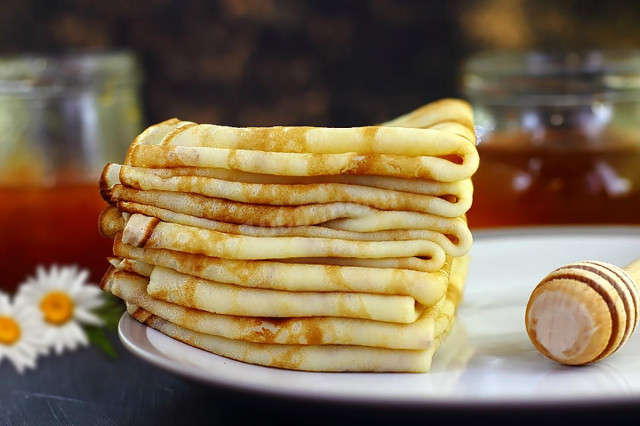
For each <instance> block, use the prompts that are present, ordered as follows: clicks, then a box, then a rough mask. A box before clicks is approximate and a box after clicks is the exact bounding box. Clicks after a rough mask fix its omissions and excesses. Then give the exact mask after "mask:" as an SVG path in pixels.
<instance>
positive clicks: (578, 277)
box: [525, 261, 640, 365]
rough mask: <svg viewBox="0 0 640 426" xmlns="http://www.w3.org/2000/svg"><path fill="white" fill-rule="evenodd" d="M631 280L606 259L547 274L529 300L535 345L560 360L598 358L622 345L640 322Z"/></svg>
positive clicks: (529, 323) (528, 326) (639, 305)
mask: <svg viewBox="0 0 640 426" xmlns="http://www.w3.org/2000/svg"><path fill="white" fill-rule="evenodd" d="M639 309H640V296H639V293H638V287H637V285H636V283H635V282H634V281H633V279H632V278H631V277H630V276H629V275H628V274H627V273H626V272H625V271H624V270H623V269H622V268H619V267H617V266H615V265H611V264H608V263H604V262H594V261H587V262H578V263H572V264H570V265H566V266H562V267H560V268H558V269H556V270H554V271H553V272H551V273H550V274H549V275H547V276H546V277H545V278H544V279H543V280H542V281H541V282H540V283H539V284H538V286H537V287H536V288H535V289H534V291H533V293H532V294H531V297H530V298H529V302H528V303H527V308H526V315H525V324H526V329H527V333H528V334H529V338H530V339H531V342H532V343H533V344H534V346H535V347H536V348H537V349H538V350H539V351H540V352H542V353H543V354H544V355H545V356H547V357H548V358H551V359H553V360H555V361H557V362H559V363H562V364H569V365H582V364H588V363H591V362H595V361H599V360H601V359H603V358H605V357H607V356H609V355H611V354H612V353H613V352H615V351H616V350H617V349H618V348H620V347H621V346H622V345H623V344H624V343H625V342H626V341H627V340H628V339H629V337H631V335H632V334H633V332H634V330H635V328H636V325H637V324H638V316H639V313H638V310H639Z"/></svg>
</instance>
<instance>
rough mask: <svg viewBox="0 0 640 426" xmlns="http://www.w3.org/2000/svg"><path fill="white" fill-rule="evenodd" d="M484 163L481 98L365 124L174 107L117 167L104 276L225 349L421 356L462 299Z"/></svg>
mask: <svg viewBox="0 0 640 426" xmlns="http://www.w3.org/2000/svg"><path fill="white" fill-rule="evenodd" d="M477 167H478V153H477V150H476V148H475V135H474V132H473V122H472V112H471V108H470V107H469V105H468V104H467V103H466V102H464V101H460V100H454V99H445V100H441V101H438V102H435V103H432V104H428V105H425V106H423V107H422V108H420V109H418V110H416V111H413V112H411V113H410V114H407V115H405V116H402V117H399V118H397V119H395V120H393V121H390V122H388V123H384V124H383V125H377V126H366V127H356V128H313V127H269V128H258V127H256V128H233V127H227V126H217V125H208V124H195V123H191V122H184V121H179V120H177V119H172V120H169V121H166V122H163V123H160V124H157V125H155V126H152V127H150V128H148V129H146V130H145V131H144V132H143V133H142V134H140V135H139V136H138V137H137V138H136V139H135V140H134V141H133V143H132V144H131V146H130V148H129V150H128V152H127V156H126V160H125V162H124V164H123V165H120V164H109V165H107V166H106V167H105V170H104V173H103V175H102V178H101V193H102V195H103V197H104V198H105V200H107V201H108V202H109V204H110V205H109V206H108V207H107V208H106V209H105V210H104V211H103V213H102V215H101V217H100V230H101V232H102V234H103V235H105V236H107V237H109V238H113V239H114V246H113V255H114V257H112V258H110V259H109V261H110V263H111V265H112V266H111V267H110V268H109V270H108V271H107V273H106V274H105V277H104V278H103V280H102V284H101V285H102V287H103V289H105V290H106V291H108V292H110V293H112V294H114V295H116V296H118V297H120V298H122V299H124V300H125V301H126V302H127V306H128V311H129V313H130V314H131V315H132V316H133V317H134V318H136V319H137V320H139V321H141V322H143V323H146V324H148V325H149V326H151V327H153V328H155V329H157V330H159V331H161V332H162V333H165V334H167V335H169V336H171V337H173V338H176V339H178V340H180V341H183V342H185V343H188V344H190V345H192V346H195V347H199V348H201V349H204V350H207V351H210V352H213V353H215V354H219V355H223V356H225V357H229V358H233V359H237V360H241V361H245V362H249V363H254V364H261V365H267V366H275V367H281V368H289V369H299V370H309V371H403V372H405V371H406V372H425V371H428V370H429V368H430V366H431V360H432V357H433V354H434V352H435V351H436V349H437V347H438V345H439V343H440V342H441V341H442V339H443V338H444V337H445V336H446V335H447V333H448V332H449V330H450V329H451V325H452V324H453V322H454V318H455V310H456V307H457V306H458V304H459V302H460V300H461V295H462V290H463V286H464V283H465V279H466V271H467V253H468V251H469V249H470V248H471V244H472V236H471V232H470V231H469V228H468V226H467V223H466V219H465V214H466V212H467V210H468V209H469V208H470V206H471V203H472V184H471V177H472V175H473V173H474V172H475V170H476V169H477Z"/></svg>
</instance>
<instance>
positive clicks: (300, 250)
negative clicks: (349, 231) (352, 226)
mask: <svg viewBox="0 0 640 426" xmlns="http://www.w3.org/2000/svg"><path fill="white" fill-rule="evenodd" d="M122 235H123V237H122V240H123V242H124V243H126V244H131V245H133V246H136V247H147V248H163V249H167V250H175V251H181V252H185V253H195V254H204V255H206V256H212V257H222V258H226V259H286V258H295V257H341V258H344V257H347V258H361V259H377V258H396V257H411V256H416V257H421V258H424V259H425V260H426V259H428V260H430V261H431V262H432V263H433V264H435V265H440V266H439V267H441V266H442V265H444V263H445V261H446V254H445V253H444V251H443V250H442V247H440V246H439V245H438V244H436V243H434V242H433V241H427V240H412V241H352V240H338V239H329V238H304V237H248V236H244V235H233V234H225V233H222V232H217V231H210V230H207V229H200V228H195V227H192V226H184V225H178V224H175V223H169V222H161V221H159V220H158V219H157V218H151V217H148V216H143V215H140V214H134V215H132V216H131V218H130V219H129V221H128V222H127V224H126V225H125V228H124V231H123V233H122ZM439 267H438V268H439Z"/></svg>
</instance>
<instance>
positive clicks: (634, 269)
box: [624, 258, 640, 287]
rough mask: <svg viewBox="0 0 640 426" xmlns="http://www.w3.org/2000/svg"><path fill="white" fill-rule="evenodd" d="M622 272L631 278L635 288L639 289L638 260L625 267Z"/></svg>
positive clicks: (639, 268)
mask: <svg viewBox="0 0 640 426" xmlns="http://www.w3.org/2000/svg"><path fill="white" fill-rule="evenodd" d="M624 270H625V272H626V273H627V274H629V276H631V278H632V279H633V281H634V282H635V284H636V286H638V287H640V258H638V259H636V260H634V261H633V262H631V263H630V264H628V265H627V266H625V267H624Z"/></svg>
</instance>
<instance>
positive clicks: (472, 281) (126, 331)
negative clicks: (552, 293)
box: [119, 227, 640, 407]
mask: <svg viewBox="0 0 640 426" xmlns="http://www.w3.org/2000/svg"><path fill="white" fill-rule="evenodd" d="M474 234H475V241H474V246H473V249H472V252H471V253H472V260H471V264H470V270H469V276H468V281H467V287H466V290H465V298H464V301H463V303H462V305H461V306H460V309H459V312H458V322H457V323H456V327H455V328H454V330H453V331H452V334H451V335H450V336H449V337H448V338H447V340H446V341H445V343H444V344H443V345H442V346H441V347H440V349H439V350H438V351H437V352H436V355H435V357H434V360H433V366H432V369H431V371H430V372H429V373H426V374H379V373H378V374H369V373H310V372H298V371H287V370H280V369H275V368H267V367H261V366H255V365H249V364H245V363H241V362H237V361H233V360H230V359H226V358H223V357H220V356H216V355H213V354H210V353H207V352H205V351H202V350H200V349H196V348H193V347H190V346H188V345H185V344H183V343H181V342H178V341H175V340H173V339H171V338H169V337H167V336H165V335H163V334H161V333H159V332H157V331H155V330H153V329H151V328H148V327H146V326H144V325H142V324H140V323H138V322H136V321H135V320H133V319H131V318H130V317H129V316H128V315H127V314H125V315H124V316H123V318H122V319H121V321H120V327H119V332H120V338H121V340H122V342H123V343H124V345H125V346H126V347H127V348H128V349H129V350H131V351H132V352H133V353H135V354H136V355H138V356H140V357H141V358H142V359H144V360H146V361H148V362H150V363H152V364H155V365H156V366H158V367H160V368H163V369H166V370H169V371H171V372H173V373H176V374H179V375H182V376H185V377H187V378H190V379H195V380H198V381H201V382H206V383H210V384H212V385H217V386H230V387H235V388H239V389H244V390H248V391H255V392H263V393H268V394H271V395H278V396H292V397H293V396H295V397H302V398H311V399H323V400H340V401H343V402H345V401H351V402H358V403H363V402H365V403H390V404H408V405H414V406H417V405H419V406H429V405H433V406H439V407H441V406H443V405H446V406H452V405H453V406H460V407H464V406H477V405H479V404H481V405H483V406H486V405H499V406H510V405H511V406H514V405H518V406H520V405H537V406H538V405H557V404H565V405H566V404H589V405H593V404H610V403H614V402H615V403H620V402H630V403H635V402H637V403H640V332H638V333H636V334H635V335H634V336H632V337H631V339H630V340H629V341H628V342H627V344H626V345H625V346H623V347H622V348H621V349H619V350H618V351H617V352H616V353H615V354H613V355H612V356H610V357H609V358H607V359H605V360H603V361H601V362H599V363H596V364H593V365H589V366H586V367H567V366H562V365H559V364H556V363H554V362H552V361H550V360H548V359H546V358H544V357H543V356H542V355H541V354H540V353H539V352H537V351H536V350H535V348H534V347H533V345H532V344H531V342H530V341H529V339H528V337H527V334H526V331H525V328H524V311H525V306H526V303H527V300H528V298H529V295H530V294H531V291H532V289H533V287H534V286H535V285H536V284H537V283H538V281H539V280H540V279H542V278H543V277H544V276H545V275H546V274H547V273H548V272H551V270H553V269H555V268H556V267H558V266H561V265H563V264H566V263H570V262H574V261H579V260H602V261H607V262H611V263H614V264H617V265H619V266H625V265H627V264H628V263H630V262H631V261H633V260H634V259H635V258H637V257H640V227H596V228H594V227H571V228H527V229H513V230H499V231H484V232H475V233H474Z"/></svg>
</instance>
